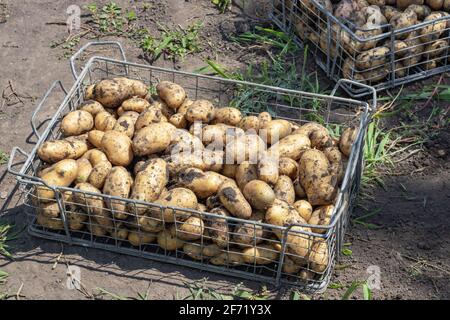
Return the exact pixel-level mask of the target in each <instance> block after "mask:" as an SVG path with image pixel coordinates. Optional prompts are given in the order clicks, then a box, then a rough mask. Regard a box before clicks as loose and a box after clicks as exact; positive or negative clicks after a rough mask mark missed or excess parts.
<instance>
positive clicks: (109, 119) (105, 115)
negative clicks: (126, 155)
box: [94, 111, 117, 131]
mask: <svg viewBox="0 0 450 320" xmlns="http://www.w3.org/2000/svg"><path fill="white" fill-rule="evenodd" d="M94 121H95V129H97V130H100V131H107V130H112V129H114V126H115V125H116V122H117V120H116V118H115V117H114V116H113V115H111V114H110V113H109V112H107V111H101V112H99V113H97V115H96V116H95V120H94Z"/></svg>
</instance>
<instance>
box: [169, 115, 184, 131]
mask: <svg viewBox="0 0 450 320" xmlns="http://www.w3.org/2000/svg"><path fill="white" fill-rule="evenodd" d="M169 122H170V123H171V124H173V125H174V126H175V127H177V128H180V129H184V128H186V126H187V120H186V118H185V117H184V114H181V113H175V114H174V115H173V116H171V117H170V118H169Z"/></svg>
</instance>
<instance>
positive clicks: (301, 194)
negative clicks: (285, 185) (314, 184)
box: [294, 172, 306, 199]
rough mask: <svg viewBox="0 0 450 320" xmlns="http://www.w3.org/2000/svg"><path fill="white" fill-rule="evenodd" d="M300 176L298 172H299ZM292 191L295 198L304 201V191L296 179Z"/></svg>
mask: <svg viewBox="0 0 450 320" xmlns="http://www.w3.org/2000/svg"><path fill="white" fill-rule="evenodd" d="M299 174H300V172H299ZM294 190H295V196H296V197H297V198H299V199H305V198H306V192H305V189H303V187H302V185H301V183H300V180H299V179H298V178H297V179H295V180H294Z"/></svg>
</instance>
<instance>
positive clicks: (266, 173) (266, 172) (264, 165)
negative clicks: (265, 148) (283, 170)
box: [258, 155, 279, 185]
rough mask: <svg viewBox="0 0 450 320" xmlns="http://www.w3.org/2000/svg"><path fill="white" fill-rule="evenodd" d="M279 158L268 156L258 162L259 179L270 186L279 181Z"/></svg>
mask: <svg viewBox="0 0 450 320" xmlns="http://www.w3.org/2000/svg"><path fill="white" fill-rule="evenodd" d="M277 160H278V158H275V157H271V156H269V155H266V156H264V157H262V158H261V159H260V160H259V162H258V178H259V180H262V181H264V182H267V183H268V184H270V185H274V184H275V183H277V181H278V176H279V174H278V161H277Z"/></svg>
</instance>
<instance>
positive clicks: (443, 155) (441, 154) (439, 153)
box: [437, 149, 445, 157]
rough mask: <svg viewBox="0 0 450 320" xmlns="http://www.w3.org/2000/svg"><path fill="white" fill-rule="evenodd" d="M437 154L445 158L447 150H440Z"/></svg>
mask: <svg viewBox="0 0 450 320" xmlns="http://www.w3.org/2000/svg"><path fill="white" fill-rule="evenodd" d="M437 154H438V156H439V157H445V150H443V149H439V150H438V151H437Z"/></svg>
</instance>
